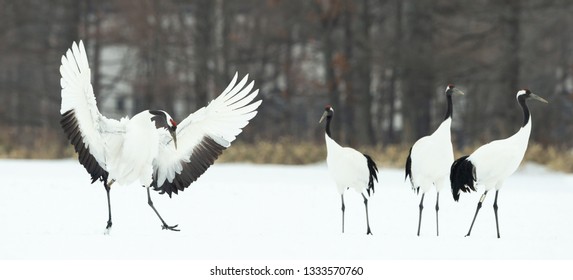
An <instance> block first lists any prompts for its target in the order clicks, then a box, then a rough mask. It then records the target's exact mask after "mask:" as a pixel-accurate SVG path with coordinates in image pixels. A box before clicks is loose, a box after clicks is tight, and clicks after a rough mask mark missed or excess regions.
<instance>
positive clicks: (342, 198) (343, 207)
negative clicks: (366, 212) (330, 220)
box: [340, 194, 346, 233]
mask: <svg viewBox="0 0 573 280" xmlns="http://www.w3.org/2000/svg"><path fill="white" fill-rule="evenodd" d="M340 200H341V201H342V233H344V210H345V209H346V207H345V206H344V194H341V195H340Z"/></svg>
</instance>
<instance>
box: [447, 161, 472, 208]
mask: <svg viewBox="0 0 573 280" xmlns="http://www.w3.org/2000/svg"><path fill="white" fill-rule="evenodd" d="M475 175H476V168H475V166H474V165H473V164H472V162H471V161H470V160H468V156H463V157H461V158H459V159H457V160H456V161H454V163H453V164H452V168H451V170H450V182H451V185H452V195H453V196H454V200H455V201H458V200H459V199H460V191H463V192H470V191H475V190H476V188H475V185H474V184H475V177H476V176H475Z"/></svg>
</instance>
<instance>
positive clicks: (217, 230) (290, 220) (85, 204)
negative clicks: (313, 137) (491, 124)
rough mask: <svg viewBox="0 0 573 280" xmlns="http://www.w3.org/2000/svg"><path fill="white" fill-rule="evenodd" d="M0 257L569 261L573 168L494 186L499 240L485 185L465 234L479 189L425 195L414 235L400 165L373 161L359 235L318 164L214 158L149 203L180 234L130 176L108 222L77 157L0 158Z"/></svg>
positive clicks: (358, 203) (413, 203)
mask: <svg viewBox="0 0 573 280" xmlns="http://www.w3.org/2000/svg"><path fill="white" fill-rule="evenodd" d="M0 170H1V172H2V176H1V177H2V183H1V184H0V227H1V230H0V259H4V260H7V259H8V260H10V259H26V260H30V259H32V260H38V259H40V260H45V259H50V260H53V259H56V260H61V259H89V260H93V259H96V260H98V259H102V260H107V259H136V260H154V259H163V260H165V259H172V260H177V259H179V260H181V259H185V260H189V259H195V260H206V259H227V260H230V259H232V260H261V259H264V260H284V259H288V260H308V259H320V260H333V261H336V260H346V259H354V260H356V259H358V260H420V259H422V260H425V259H439V260H444V259H445V260H452V259H453V260H458V259H466V260H467V259H471V260H475V259H478V260H482V259H486V260H489V259H520V260H523V259H526V260H539V259H549V260H555V259H572V258H573V239H572V238H571V236H573V222H571V215H572V214H573V175H569V174H563V173H557V172H552V171H548V170H546V169H544V168H543V167H540V166H537V165H532V164H526V165H525V166H524V167H522V168H521V169H520V170H519V171H518V172H517V173H516V174H514V175H513V176H511V177H510V178H509V179H507V180H506V182H505V187H504V188H503V189H502V190H501V191H500V196H499V201H498V204H499V215H500V227H501V239H497V238H496V236H495V221H494V215H493V209H492V204H493V198H494V193H490V194H489V196H488V197H487V198H486V201H485V202H484V207H483V208H482V210H481V212H480V214H479V216H478V218H477V221H476V224H475V226H474V230H473V232H472V236H471V237H464V235H465V233H466V232H467V230H468V227H469V225H470V222H471V218H472V217H473V214H474V211H475V207H476V203H477V201H478V199H479V196H480V195H481V193H482V192H483V191H482V190H479V193H472V194H469V195H468V194H465V195H464V194H462V197H461V200H460V202H458V203H456V202H454V201H453V199H452V196H451V193H450V192H449V191H445V192H443V193H442V195H441V201H440V210H441V211H440V226H441V227H440V236H439V237H436V236H435V211H434V205H435V193H429V194H427V195H426V199H425V206H426V208H425V209H424V217H423V223H422V236H420V237H417V236H416V228H417V219H418V203H419V199H420V197H419V196H417V195H416V194H415V193H414V192H413V191H412V190H411V189H410V187H409V185H407V184H406V182H404V174H403V171H402V170H397V169H386V168H380V171H381V172H380V176H379V178H380V182H379V183H378V184H377V185H376V192H375V194H374V196H373V197H372V198H371V199H370V203H369V207H370V222H371V226H372V231H373V233H374V235H373V236H366V235H365V232H366V225H365V213H364V205H363V201H362V198H361V196H360V195H359V194H358V193H355V192H353V191H352V192H347V195H346V196H345V199H346V233H344V234H342V233H341V232H340V223H341V221H340V220H341V211H340V197H339V195H338V194H337V193H336V191H335V187H334V182H333V181H332V179H331V178H330V176H329V174H328V173H327V169H326V165H325V164H315V165H306V166H280V165H253V164H223V163H217V164H215V165H214V166H212V167H211V168H210V169H209V170H207V172H206V173H205V174H204V175H203V176H202V177H201V178H200V179H199V180H198V181H197V182H195V183H193V184H192V185H191V186H190V187H189V188H187V189H186V190H185V191H184V192H183V193H180V194H179V195H174V196H173V198H171V199H170V198H169V197H168V196H166V195H159V194H157V193H155V192H153V193H152V198H153V199H154V202H155V206H156V207H157V209H158V211H159V212H160V213H161V214H162V216H163V217H164V218H165V220H166V222H167V223H168V224H170V225H173V224H179V228H180V229H181V232H170V231H165V230H162V229H161V226H160V222H159V220H158V218H157V217H156V215H155V214H154V213H153V212H152V210H151V208H150V207H149V206H148V205H147V198H146V192H145V190H144V189H143V188H142V187H140V186H137V185H130V186H117V185H114V186H113V187H112V192H111V198H112V211H113V212H112V214H113V229H112V231H111V233H110V234H109V235H104V228H105V225H106V221H107V204H106V196H105V191H104V188H103V186H102V185H101V183H99V182H98V183H95V184H93V185H91V184H90V182H89V181H90V180H89V176H88V174H87V173H86V172H85V170H84V169H83V167H82V166H81V165H80V164H79V163H78V162H77V161H75V160H71V159H70V160H56V161H40V160H0Z"/></svg>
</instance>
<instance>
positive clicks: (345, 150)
mask: <svg viewBox="0 0 573 280" xmlns="http://www.w3.org/2000/svg"><path fill="white" fill-rule="evenodd" d="M332 116H334V109H333V108H332V107H331V106H329V105H327V106H326V107H325V108H324V113H323V114H322V117H321V118H320V120H319V123H321V122H322V121H323V120H324V119H326V130H325V134H324V139H325V141H326V151H327V156H326V164H327V165H328V170H329V171H330V174H331V175H332V178H333V179H334V181H335V182H336V187H337V190H338V193H339V194H340V199H341V201H342V233H344V211H345V209H346V207H345V206H344V191H346V190H347V189H349V188H352V189H354V190H355V191H357V192H359V193H361V194H362V198H364V207H365V208H366V234H367V235H369V234H370V235H371V234H372V231H371V230H370V222H369V219H368V198H367V197H366V195H367V196H368V197H370V195H371V194H374V180H376V181H377V182H378V167H376V163H375V162H374V161H373V160H372V158H371V157H370V156H368V155H366V154H362V153H360V152H358V151H357V150H355V149H352V148H349V147H341V146H340V145H338V143H336V141H334V140H333V139H332V136H331V134H330V122H331V121H332ZM365 194H366V195H365Z"/></svg>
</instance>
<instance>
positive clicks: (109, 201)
mask: <svg viewBox="0 0 573 280" xmlns="http://www.w3.org/2000/svg"><path fill="white" fill-rule="evenodd" d="M114 182H115V180H111V181H110V182H109V183H108V182H107V181H104V182H103V187H104V188H105V192H106V194H107V212H108V215H109V218H108V220H107V226H106V227H105V232H104V234H109V231H110V230H111V225H112V223H111V200H110V198H109V192H110V190H111V185H113V183H114Z"/></svg>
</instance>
